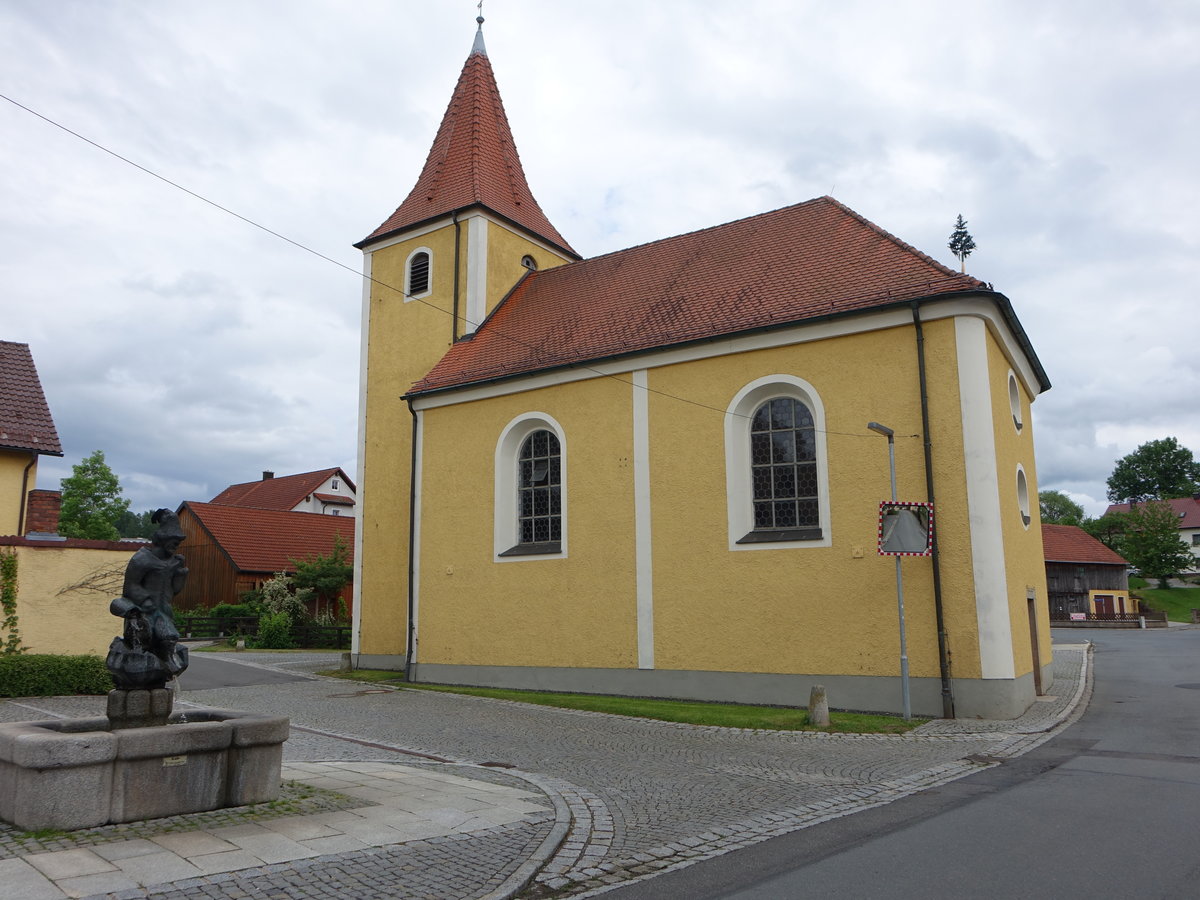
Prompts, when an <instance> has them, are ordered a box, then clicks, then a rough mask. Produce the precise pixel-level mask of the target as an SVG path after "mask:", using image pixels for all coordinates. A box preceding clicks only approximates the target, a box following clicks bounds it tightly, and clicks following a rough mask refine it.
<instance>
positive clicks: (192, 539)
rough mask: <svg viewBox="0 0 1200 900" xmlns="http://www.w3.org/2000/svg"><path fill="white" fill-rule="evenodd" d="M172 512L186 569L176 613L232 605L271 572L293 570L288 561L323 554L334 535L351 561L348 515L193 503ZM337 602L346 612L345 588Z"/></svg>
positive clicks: (351, 527) (348, 591) (351, 533)
mask: <svg viewBox="0 0 1200 900" xmlns="http://www.w3.org/2000/svg"><path fill="white" fill-rule="evenodd" d="M178 514H179V524H180V526H181V527H182V528H183V531H184V534H186V535H187V537H186V538H185V539H184V541H183V544H182V545H180V548H179V552H180V553H182V554H183V555H184V557H185V558H186V559H187V564H188V570H189V574H188V581H187V585H186V586H185V587H184V589H183V592H182V593H180V594H179V596H178V597H177V598H176V603H175V606H176V608H177V609H179V610H192V609H208V608H210V607H212V606H215V605H216V604H218V603H237V602H238V600H239V597H240V596H241V595H242V594H243V593H245V592H246V591H251V590H254V589H255V588H259V587H261V586H262V584H263V582H265V581H267V580H268V579H270V578H271V577H272V576H274V575H275V574H277V573H279V572H294V571H295V570H296V566H295V564H294V563H293V562H292V560H293V559H306V558H308V557H310V556H314V555H328V554H329V553H330V552H332V550H333V545H334V539H335V538H336V537H339V536H340V537H341V539H342V542H343V543H344V544H345V545H346V548H347V550H348V551H349V552H350V554H351V558H353V548H354V522H355V520H354V519H353V518H352V517H350V516H317V515H312V514H311V513H306V512H291V511H286V510H277V509H254V508H251V507H243V506H225V505H221V504H216V503H197V502H193V501H187V502H185V503H184V504H183V505H182V506H180V507H179V510H178ZM342 599H343V600H344V601H345V603H346V610H347V612H349V611H350V601H351V586H347V588H346V589H345V590H344V591H343V592H342Z"/></svg>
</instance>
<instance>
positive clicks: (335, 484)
mask: <svg viewBox="0 0 1200 900" xmlns="http://www.w3.org/2000/svg"><path fill="white" fill-rule="evenodd" d="M329 489H330V490H331V491H336V490H337V489H338V480H337V479H336V478H335V479H333V481H331V482H330V484H329Z"/></svg>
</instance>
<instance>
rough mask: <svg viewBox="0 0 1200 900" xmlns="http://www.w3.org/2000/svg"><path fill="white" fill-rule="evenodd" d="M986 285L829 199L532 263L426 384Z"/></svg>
mask: <svg viewBox="0 0 1200 900" xmlns="http://www.w3.org/2000/svg"><path fill="white" fill-rule="evenodd" d="M986 290H989V288H988V285H986V284H984V283H983V282H981V281H979V280H978V279H975V278H972V277H971V276H969V275H961V274H959V273H957V272H955V271H954V270H953V269H950V268H948V267H947V266H944V265H942V264H941V263H939V262H937V261H936V260H934V259H932V258H930V257H929V256H926V255H925V254H924V253H921V252H920V251H918V250H916V249H914V248H913V247H911V246H910V245H908V244H906V243H904V242H903V241H901V240H899V239H898V238H896V237H894V236H893V235H891V234H889V233H888V232H886V231H884V230H883V229H881V228H879V227H878V226H876V225H874V224H872V223H871V222H868V221H867V220H866V219H864V218H863V217H862V216H860V215H858V214H857V213H855V212H854V211H853V210H850V209H848V208H847V207H845V206H843V205H842V204H841V203H839V202H838V201H836V200H834V199H833V198H832V197H819V198H817V199H815V200H809V201H807V202H805V203H800V204H797V205H795V206H788V207H785V208H783V209H778V210H774V211H773V212H767V213H762V214H761V215H757V216H752V217H750V218H748V219H741V220H739V221H736V222H730V223H728V224H726V225H718V226H716V227H713V228H706V229H704V230H702V231H694V232H691V233H690V234H683V235H679V236H677V237H672V238H667V239H665V240H661V241H656V242H654V243H650V244H643V245H641V246H637V247H632V248H630V249H628V250H621V251H618V252H615V253H609V254H607V255H605V256H599V257H595V258H593V259H587V260H583V261H580V262H575V263H569V264H567V265H564V266H557V267H555V268H552V269H547V270H545V271H539V272H534V273H531V274H530V276H529V277H527V278H525V279H524V280H523V281H522V282H520V283H519V284H518V285H517V287H516V288H514V289H513V292H512V293H511V294H510V295H509V296H508V297H507V298H506V299H505V300H504V302H503V303H501V304H500V306H499V307H497V308H496V310H495V312H493V314H492V315H491V316H490V317H489V318H488V319H487V320H486V321H485V322H484V324H483V325H482V326H481V327H480V328H479V330H478V331H477V332H476V333H475V334H474V336H473V337H471V338H470V339H469V340H463V341H459V342H458V343H456V344H454V345H453V346H452V347H451V348H450V350H449V351H448V352H447V353H446V355H445V356H444V357H443V358H442V359H441V361H440V362H439V363H438V364H437V365H436V366H434V368H433V369H432V370H431V371H430V372H429V373H428V374H427V375H426V376H425V377H424V378H423V379H421V380H420V381H418V382H417V384H416V385H414V387H413V389H412V393H414V394H416V393H421V392H425V391H433V390H438V389H442V388H448V387H457V386H462V385H465V384H470V383H473V382H479V381H489V380H492V379H495V378H500V377H504V376H508V375H515V374H524V373H529V372H535V371H539V370H542V369H550V368H555V367H559V366H566V365H572V364H578V363H585V362H588V361H593V360H598V359H604V358H606V357H610V356H619V355H624V354H628V353H634V352H638V351H644V350H653V349H658V348H662V347H668V346H671V345H674V344H681V343H686V342H689V341H697V340H705V339H711V338H714V337H719V336H722V335H732V334H737V333H738V332H745V331H752V330H756V329H762V328H769V327H772V326H780V325H786V324H791V323H796V322H802V321H805V320H812V319H817V318H821V317H824V316H830V315H838V314H844V313H849V312H857V311H863V310H870V309H873V308H877V307H882V306H887V305H889V304H893V303H897V302H901V301H907V300H912V299H916V298H919V297H927V296H931V295H938V294H949V293H953V292H956V291H986ZM996 296H997V297H1000V296H1001V295H996ZM1005 302H1007V301H1005Z"/></svg>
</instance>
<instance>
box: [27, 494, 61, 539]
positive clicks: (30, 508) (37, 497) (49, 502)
mask: <svg viewBox="0 0 1200 900" xmlns="http://www.w3.org/2000/svg"><path fill="white" fill-rule="evenodd" d="M61 509H62V491H44V490H37V489H35V490H32V491H30V492H29V496H28V498H27V499H26V501H25V534H29V532H31V531H39V532H42V533H45V534H55V533H57V532H58V514H59V511H60V510H61Z"/></svg>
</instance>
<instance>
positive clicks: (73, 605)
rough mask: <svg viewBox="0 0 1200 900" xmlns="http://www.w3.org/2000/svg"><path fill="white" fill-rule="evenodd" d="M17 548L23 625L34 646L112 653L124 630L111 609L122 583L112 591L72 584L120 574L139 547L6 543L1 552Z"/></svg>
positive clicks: (26, 639) (22, 631)
mask: <svg viewBox="0 0 1200 900" xmlns="http://www.w3.org/2000/svg"><path fill="white" fill-rule="evenodd" d="M135 549H136V548H135ZM12 552H15V553H16V555H17V591H18V593H17V627H18V629H19V631H20V635H21V641H22V643H23V644H24V645H25V646H26V647H28V648H29V650H30V652H32V653H56V654H72V655H73V654H81V653H94V654H97V655H99V656H104V655H106V654H107V653H108V645H109V644H110V643H111V642H112V639H113V638H114V637H117V636H118V635H120V634H121V629H122V623H121V620H120V619H119V618H117V617H116V616H113V615H112V614H111V613H109V611H108V605H109V603H110V602H111V601H112V599H113V597H114V596H116V595H117V594H119V593H120V589H119V588H118V589H117V590H116V591H115V593H113V594H112V595H111V596H110V595H109V594H108V593H104V592H100V591H95V590H88V589H85V588H81V587H76V588H75V589H74V590H72V589H70V588H71V587H72V586H75V585H79V583H80V582H81V581H83V580H85V579H86V578H88V577H89V576H94V575H96V574H97V573H102V572H106V571H113V572H115V573H117V575H118V578H119V577H120V575H121V573H124V571H125V566H126V565H127V564H128V562H129V558H130V557H131V556H132V555H133V552H134V551H133V550H125V549H121V550H92V549H82V548H59V547H0V553H12ZM117 583H118V584H119V581H118V582H117Z"/></svg>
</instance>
